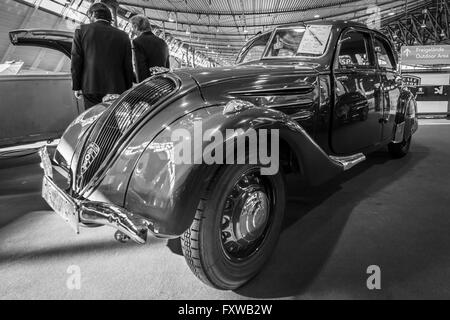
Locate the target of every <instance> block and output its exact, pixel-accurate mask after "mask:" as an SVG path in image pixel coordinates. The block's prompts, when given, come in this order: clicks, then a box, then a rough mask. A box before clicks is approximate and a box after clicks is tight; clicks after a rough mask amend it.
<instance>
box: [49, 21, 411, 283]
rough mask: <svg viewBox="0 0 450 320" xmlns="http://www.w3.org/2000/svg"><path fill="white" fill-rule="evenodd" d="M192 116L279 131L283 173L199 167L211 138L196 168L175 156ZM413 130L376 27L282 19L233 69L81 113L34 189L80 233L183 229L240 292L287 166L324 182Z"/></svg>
mask: <svg viewBox="0 0 450 320" xmlns="http://www.w3.org/2000/svg"><path fill="white" fill-rule="evenodd" d="M199 121H200V122H201V124H202V126H203V128H204V130H207V129H208V130H210V132H213V133H221V134H223V136H226V137H227V140H226V141H223V143H224V144H225V143H227V142H230V141H232V140H233V139H238V138H239V136H240V135H244V136H245V135H246V133H247V132H249V131H251V130H256V131H262V130H264V129H267V130H271V131H270V132H278V134H279V140H278V142H277V143H278V145H277V146H275V145H274V144H273V143H272V142H271V143H270V145H269V149H270V151H274V150H275V148H278V149H279V163H280V170H278V171H276V172H275V173H273V174H271V175H264V174H262V170H261V169H263V167H264V166H265V165H266V164H263V163H261V161H258V162H257V163H253V164H250V162H244V163H245V164H233V163H229V162H228V161H226V162H225V161H223V162H221V161H217V162H216V163H205V162H204V161H203V160H202V159H199V158H198V157H197V155H198V154H197V153H196V151H198V150H197V149H200V150H204V147H205V145H207V144H208V143H210V142H211V141H212V140H211V141H209V142H208V141H201V142H200V143H198V139H197V141H193V145H192V150H193V154H194V157H193V158H192V159H191V160H192V163H190V164H189V163H177V162H176V161H175V160H174V154H175V150H176V148H177V146H178V144H179V143H181V141H182V140H183V139H182V140H178V141H174V140H173V133H174V132H183V133H184V134H185V135H186V137H194V138H195V137H196V134H197V133H196V132H195V130H196V125H197V124H198V123H199ZM417 127H418V124H417V119H416V103H415V100H414V97H413V96H412V94H411V93H410V92H409V91H408V90H407V89H406V88H404V87H403V86H402V83H401V78H400V76H399V75H398V73H397V55H396V53H395V52H394V49H393V46H392V45H391V43H390V42H389V40H388V39H387V38H386V37H385V36H384V35H383V34H381V33H379V32H377V31H374V30H369V29H367V28H366V27H364V26H363V25H361V24H357V23H350V22H343V21H342V22H322V23H317V24H302V23H299V24H297V25H292V26H282V27H279V28H276V29H274V30H273V31H271V32H266V33H263V34H260V35H258V36H256V37H255V38H253V39H252V40H251V41H249V42H248V43H247V44H246V45H245V47H244V48H243V49H242V51H241V52H240V54H239V57H238V60H237V65H236V66H233V67H224V68H215V69H192V70H190V69H184V70H179V71H176V72H164V73H160V74H156V75H154V76H152V77H151V78H149V79H146V80H145V81H143V82H142V83H141V84H139V85H138V86H137V87H135V88H133V89H131V90H129V91H127V92H125V93H124V94H122V95H121V96H120V97H116V99H115V100H111V101H108V102H105V103H103V104H100V105H98V106H96V107H94V108H92V109H90V110H88V111H87V112H85V113H83V114H82V115H81V116H79V117H78V118H77V119H76V120H75V121H74V122H73V123H72V124H71V125H70V126H69V127H68V128H67V130H66V131H65V133H64V135H63V137H62V138H61V142H60V144H59V146H58V147H57V150H56V153H55V155H54V156H53V157H52V159H50V157H49V155H48V152H47V150H46V148H43V149H42V150H41V157H42V164H43V167H44V170H45V177H44V179H43V197H44V198H45V199H46V200H47V202H48V203H49V204H50V206H51V207H52V208H53V209H54V210H55V211H56V212H57V213H58V214H59V215H61V216H62V217H64V219H66V220H67V221H68V222H69V223H70V225H71V226H72V227H73V228H74V229H75V230H76V231H77V232H78V230H79V226H87V227H95V226H103V225H108V226H112V227H114V228H116V229H117V230H118V232H116V236H117V238H118V239H119V240H125V239H127V238H131V239H132V240H134V241H136V242H138V243H144V242H145V241H146V238H147V233H148V231H150V233H151V234H153V235H154V236H156V237H161V238H169V239H170V238H175V239H176V238H180V237H181V245H182V250H183V253H184V256H185V257H186V261H187V263H188V265H189V267H190V268H191V269H192V271H193V272H194V273H195V275H196V276H197V277H198V278H200V279H201V280H202V281H204V282H205V283H207V284H209V285H211V286H213V287H216V288H220V289H235V288H238V287H240V286H242V285H243V284H244V283H246V282H247V281H249V279H251V278H252V277H253V276H255V274H256V273H257V272H258V271H259V270H260V269H261V268H262V267H263V265H264V264H265V263H266V261H267V259H268V258H269V256H270V255H271V252H272V251H273V250H274V248H275V245H276V242H277V239H278V236H279V233H280V229H281V223H282V220H283V213H284V209H285V202H286V199H285V198H286V196H285V193H286V191H285V186H284V176H285V175H286V174H288V173H293V172H294V173H297V174H299V175H300V176H301V177H302V178H303V180H304V181H305V183H308V184H311V185H319V184H322V183H324V182H326V181H327V180H329V179H330V178H332V177H335V176H336V175H338V174H340V173H341V172H343V171H345V170H348V169H350V168H351V167H353V166H354V165H356V164H358V163H360V162H361V161H364V160H365V155H367V154H368V153H370V152H372V151H374V150H377V149H380V148H382V147H385V146H387V147H388V150H389V152H390V153H391V154H392V155H393V156H394V157H402V156H404V155H405V154H407V152H408V150H409V147H410V144H411V138H412V135H413V133H414V132H415V131H416V130H417ZM230 129H235V130H236V131H235V132H236V134H235V135H232V136H227V135H226V131H227V130H230ZM238 129H239V130H238ZM200 138H201V136H200ZM186 139H188V138H186ZM194 140H195V139H194ZM183 141H184V142H186V141H185V140H183ZM233 141H234V140H233ZM244 141H245V139H244ZM271 141H272V140H271ZM245 150H247V151H248V152H249V153H250V148H245ZM232 152H234V151H233V150H232ZM196 154H197V155H196ZM216 156H217V154H216ZM228 156H229V154H223V155H221V156H220V157H223V158H225V157H228ZM250 157H251V155H250V154H246V159H249V158H250ZM232 158H233V159H234V153H233V155H232ZM227 159H228V158H227ZM238 163H239V162H238Z"/></svg>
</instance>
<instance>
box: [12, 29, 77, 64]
mask: <svg viewBox="0 0 450 320" xmlns="http://www.w3.org/2000/svg"><path fill="white" fill-rule="evenodd" d="M73 34H74V33H73V32H70V31H58V30H45V29H26V30H24V29H22V30H13V31H10V32H9V39H10V41H11V43H12V44H13V45H15V46H37V47H44V48H50V49H54V50H57V51H60V52H62V53H64V54H65V55H66V56H68V57H69V58H70V53H71V50H72V39H73Z"/></svg>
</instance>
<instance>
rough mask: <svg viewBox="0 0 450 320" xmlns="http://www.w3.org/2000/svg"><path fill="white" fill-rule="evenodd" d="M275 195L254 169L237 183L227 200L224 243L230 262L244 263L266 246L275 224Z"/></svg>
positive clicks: (223, 218) (223, 231) (223, 224)
mask: <svg viewBox="0 0 450 320" xmlns="http://www.w3.org/2000/svg"><path fill="white" fill-rule="evenodd" d="M272 208H273V192H272V188H271V184H270V182H269V181H267V178H265V177H262V176H261V175H260V173H259V170H257V169H255V170H252V171H249V172H246V173H244V174H243V175H241V177H240V178H239V179H238V181H237V183H236V184H235V185H234V187H233V188H232V190H231V192H230V193H229V194H228V195H227V197H226V199H225V204H224V208H223V210H222V216H221V219H222V220H221V230H220V232H221V243H222V249H223V252H224V253H225V255H226V256H227V258H228V259H229V260H231V261H243V260H246V259H249V258H250V257H251V256H253V255H254V254H255V253H256V252H258V250H259V249H260V248H261V246H262V245H263V243H264V240H265V238H266V235H267V232H268V230H269V229H270V225H271V222H272V211H273V210H272Z"/></svg>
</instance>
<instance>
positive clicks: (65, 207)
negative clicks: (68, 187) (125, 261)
mask: <svg viewBox="0 0 450 320" xmlns="http://www.w3.org/2000/svg"><path fill="white" fill-rule="evenodd" d="M39 155H40V157H41V167H42V168H43V169H44V178H43V181H42V197H43V198H44V199H45V200H46V201H47V203H48V204H49V205H50V207H51V208H52V209H53V210H54V211H55V212H56V213H57V214H58V215H59V216H60V217H62V218H63V219H64V220H65V221H66V222H67V223H68V224H69V225H70V226H71V227H72V229H74V230H75V232H76V233H79V226H80V225H83V224H84V225H103V226H110V227H113V228H115V229H117V230H119V231H120V232H122V233H123V234H125V235H126V236H128V237H129V238H130V239H132V240H133V241H135V242H137V243H140V244H143V243H145V242H146V241H147V234H148V231H152V230H154V229H155V228H154V224H153V222H152V221H150V220H148V219H144V218H142V217H140V216H138V215H135V214H133V213H131V212H129V211H127V210H126V209H124V208H121V207H119V206H116V205H113V204H110V203H104V202H94V201H88V200H79V199H75V198H73V197H71V196H70V195H69V194H68V193H67V192H65V191H64V190H62V189H61V188H59V187H58V186H57V184H56V183H55V182H54V181H53V165H52V162H51V160H50V156H49V154H48V150H47V147H46V146H44V147H42V148H41V149H40V150H39Z"/></svg>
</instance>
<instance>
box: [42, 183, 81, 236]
mask: <svg viewBox="0 0 450 320" xmlns="http://www.w3.org/2000/svg"><path fill="white" fill-rule="evenodd" d="M42 197H43V198H44V199H45V200H46V201H47V203H48V204H49V205H50V207H51V208H52V209H53V210H54V211H55V212H56V213H57V214H58V215H59V216H60V217H61V218H63V219H64V221H66V222H67V223H68V224H69V225H70V227H71V228H72V229H73V230H75V232H76V233H79V216H78V209H77V205H76V203H75V202H74V201H73V200H72V199H70V197H69V196H68V195H67V194H66V193H65V192H64V191H62V190H61V189H59V188H58V187H57V186H56V185H55V184H54V182H53V181H52V180H51V179H49V178H48V177H46V176H44V180H43V182H42Z"/></svg>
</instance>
